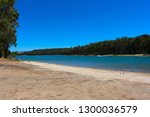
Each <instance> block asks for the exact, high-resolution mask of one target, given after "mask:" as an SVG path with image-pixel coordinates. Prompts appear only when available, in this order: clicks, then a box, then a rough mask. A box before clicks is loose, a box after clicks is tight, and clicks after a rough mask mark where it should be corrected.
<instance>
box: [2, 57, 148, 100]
mask: <svg viewBox="0 0 150 117" xmlns="http://www.w3.org/2000/svg"><path fill="white" fill-rule="evenodd" d="M0 89H1V91H0V99H2V100H3V99H27V100H28V99H40V100H41V99H50V100H56V99H58V100H62V99H63V100H72V99H75V100H76V99H79V100H81V99H86V100H87V99H94V100H96V99H98V100H99V99H104V100H106V99H150V74H149V73H137V72H127V71H113V70H102V69H91V68H81V67H72V66H64V65H55V64H47V63H39V62H27V61H10V60H4V59H1V60H0Z"/></svg>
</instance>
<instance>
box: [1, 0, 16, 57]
mask: <svg viewBox="0 0 150 117" xmlns="http://www.w3.org/2000/svg"><path fill="white" fill-rule="evenodd" d="M14 6H15V0H0V57H4V58H7V57H8V55H9V54H10V51H9V48H10V46H12V45H14V46H16V41H17V39H16V27H17V26H18V22H17V19H18V17H19V14H18V12H17V11H16V9H15V8H14Z"/></svg>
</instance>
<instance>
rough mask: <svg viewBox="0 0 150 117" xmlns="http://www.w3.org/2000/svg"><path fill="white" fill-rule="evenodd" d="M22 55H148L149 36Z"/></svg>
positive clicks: (35, 51)
mask: <svg viewBox="0 0 150 117" xmlns="http://www.w3.org/2000/svg"><path fill="white" fill-rule="evenodd" d="M22 54H24V55H106V54H113V55H117V54H150V35H141V36H138V37H135V38H129V37H122V38H117V39H116V40H110V41H102V42H97V43H91V44H89V45H85V46H77V47H74V48H58V49H42V50H33V51H30V52H24V53H22Z"/></svg>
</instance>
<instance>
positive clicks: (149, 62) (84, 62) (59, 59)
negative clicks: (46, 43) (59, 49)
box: [17, 55, 150, 73]
mask: <svg viewBox="0 0 150 117" xmlns="http://www.w3.org/2000/svg"><path fill="white" fill-rule="evenodd" d="M17 59H21V60H25V61H37V62H38V61H39V62H46V63H54V64H63V65H71V66H81V67H89V68H97V69H99V68H103V69H113V70H126V71H135V72H136V71H137V72H148V73H150V56H61V55H52V56H49V55H45V56H43V55H39V56H38V55H36V56H26V55H24V56H17Z"/></svg>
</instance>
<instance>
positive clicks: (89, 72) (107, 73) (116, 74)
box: [22, 61, 150, 83]
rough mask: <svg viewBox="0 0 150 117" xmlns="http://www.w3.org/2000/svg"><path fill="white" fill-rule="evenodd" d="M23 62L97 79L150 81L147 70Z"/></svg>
mask: <svg viewBox="0 0 150 117" xmlns="http://www.w3.org/2000/svg"><path fill="white" fill-rule="evenodd" d="M22 62H23V63H25V64H29V65H35V66H39V67H42V68H44V69H51V70H54V71H63V72H70V73H75V74H80V75H85V76H91V77H93V78H96V79H99V77H104V80H106V79H121V80H128V81H138V82H144V83H146V82H149V83H150V74H149V73H145V72H132V71H122V70H110V69H95V68H86V67H78V66H69V65H61V64H50V63H45V62H34V61H22ZM83 71H84V72H83ZM130 77H134V78H130ZM101 80H102V79H101Z"/></svg>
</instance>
